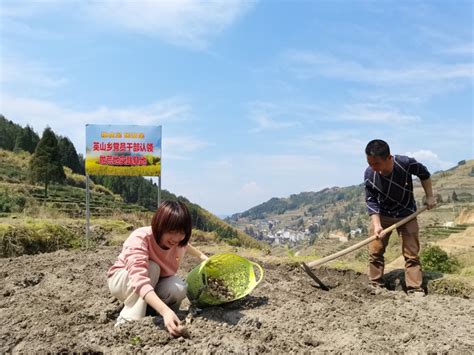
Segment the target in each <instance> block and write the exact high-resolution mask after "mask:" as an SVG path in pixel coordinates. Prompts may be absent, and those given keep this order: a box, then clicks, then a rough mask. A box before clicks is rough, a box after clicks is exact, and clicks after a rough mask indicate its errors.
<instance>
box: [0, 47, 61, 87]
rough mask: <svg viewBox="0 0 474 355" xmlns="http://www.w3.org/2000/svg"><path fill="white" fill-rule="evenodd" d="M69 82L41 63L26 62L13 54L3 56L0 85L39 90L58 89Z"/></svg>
mask: <svg viewBox="0 0 474 355" xmlns="http://www.w3.org/2000/svg"><path fill="white" fill-rule="evenodd" d="M67 82H68V80H67V79H66V78H65V77H62V76H61V75H60V74H59V73H58V70H57V69H52V68H50V67H48V66H46V65H44V64H42V63H40V62H37V61H33V60H24V59H22V58H20V57H18V56H13V55H11V54H3V55H2V57H1V60H0V83H2V86H3V87H4V86H5V85H7V84H12V85H15V86H22V87H25V88H28V87H33V88H39V89H56V88H58V87H61V86H63V85H65V84H66V83H67Z"/></svg>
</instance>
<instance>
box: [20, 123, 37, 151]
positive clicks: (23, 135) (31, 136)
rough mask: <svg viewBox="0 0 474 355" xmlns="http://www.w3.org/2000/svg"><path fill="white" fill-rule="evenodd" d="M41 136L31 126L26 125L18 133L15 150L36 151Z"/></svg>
mask: <svg viewBox="0 0 474 355" xmlns="http://www.w3.org/2000/svg"><path fill="white" fill-rule="evenodd" d="M39 140H40V139H39V136H38V135H37V134H36V132H35V131H33V129H32V128H31V127H30V126H28V125H27V126H26V127H25V128H24V129H22V130H21V132H19V133H18V135H17V137H16V140H15V148H14V150H15V151H19V150H24V151H26V152H30V153H32V154H33V153H34V152H35V149H36V146H37V145H38V142H39Z"/></svg>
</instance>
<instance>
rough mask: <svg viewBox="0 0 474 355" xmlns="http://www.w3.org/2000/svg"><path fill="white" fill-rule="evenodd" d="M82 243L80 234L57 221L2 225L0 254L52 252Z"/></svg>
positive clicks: (5, 255) (7, 255)
mask: <svg viewBox="0 0 474 355" xmlns="http://www.w3.org/2000/svg"><path fill="white" fill-rule="evenodd" d="M80 245H81V238H80V236H78V235H77V234H76V233H74V231H72V230H71V229H69V228H67V227H66V226H63V225H59V224H55V223H48V222H40V223H30V224H23V225H20V226H14V225H2V228H1V229H0V255H1V256H2V257H12V256H20V255H23V254H38V253H44V252H52V251H56V250H59V249H69V248H75V247H79V246H80Z"/></svg>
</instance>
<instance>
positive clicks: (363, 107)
mask: <svg viewBox="0 0 474 355" xmlns="http://www.w3.org/2000/svg"><path fill="white" fill-rule="evenodd" d="M337 117H338V119H341V120H343V121H358V122H367V123H383V124H393V125H399V124H410V123H414V122H419V121H421V118H420V117H419V116H414V115H409V114H403V113H400V112H398V110H397V109H395V108H389V107H383V106H379V105H376V104H367V103H365V104H354V105H350V106H348V107H347V108H346V110H345V111H343V112H342V113H339V114H338V115H337Z"/></svg>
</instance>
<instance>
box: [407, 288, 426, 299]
mask: <svg viewBox="0 0 474 355" xmlns="http://www.w3.org/2000/svg"><path fill="white" fill-rule="evenodd" d="M407 295H408V296H412V297H425V296H426V294H425V290H423V289H422V288H410V289H408V290H407Z"/></svg>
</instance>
